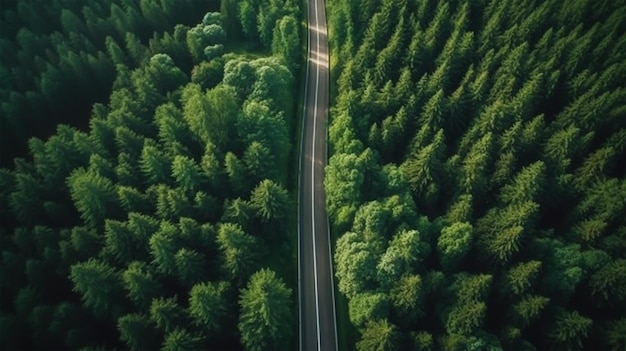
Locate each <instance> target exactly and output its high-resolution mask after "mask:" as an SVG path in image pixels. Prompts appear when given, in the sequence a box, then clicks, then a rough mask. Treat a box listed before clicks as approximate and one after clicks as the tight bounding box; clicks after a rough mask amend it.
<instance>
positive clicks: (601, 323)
mask: <svg viewBox="0 0 626 351" xmlns="http://www.w3.org/2000/svg"><path fill="white" fill-rule="evenodd" d="M327 6H328V14H329V15H328V16H329V35H330V44H331V54H330V58H331V75H332V77H333V81H334V86H333V93H332V96H334V105H333V107H332V109H331V124H330V129H329V138H330V145H329V151H330V155H331V156H330V160H329V165H328V166H327V168H326V177H327V178H326V183H325V188H326V192H327V194H326V196H327V208H328V212H329V216H330V218H331V223H332V224H333V229H334V234H335V235H336V236H337V237H338V240H337V242H336V248H335V254H334V260H335V265H336V266H335V274H336V278H337V280H338V282H337V283H338V289H339V291H340V292H341V293H342V295H344V296H345V297H346V299H347V314H348V318H349V321H350V324H351V325H352V326H353V327H352V328H346V329H345V330H348V332H349V333H350V334H351V335H350V336H349V338H350V347H354V348H356V349H358V350H500V349H505V350H533V349H538V350H548V349H554V350H577V349H589V350H616V351H620V350H624V349H625V348H626V341H625V340H626V339H625V338H626V318H625V315H626V222H625V221H624V215H625V213H626V181H625V180H624V174H625V168H626V152H625V149H626V86H625V82H626V3H625V2H623V1H596V0H576V1H558V0H546V1H536V0H519V1H512V0H473V1H470V0H448V1H436V0H357V1H352V0H329V1H328V2H327Z"/></svg>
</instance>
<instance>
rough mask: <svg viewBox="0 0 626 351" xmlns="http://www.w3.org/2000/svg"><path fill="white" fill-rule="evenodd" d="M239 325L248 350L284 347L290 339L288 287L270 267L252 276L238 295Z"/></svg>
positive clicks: (289, 291) (289, 295)
mask: <svg viewBox="0 0 626 351" xmlns="http://www.w3.org/2000/svg"><path fill="white" fill-rule="evenodd" d="M239 305H240V307H241V314H240V315H239V323H238V328H239V332H240V333H241V341H242V344H243V346H244V347H245V348H246V349H247V350H266V349H284V348H286V347H288V345H289V341H290V339H291V331H292V328H291V322H292V319H293V316H292V313H291V309H290V308H289V306H290V305H291V289H289V288H287V287H286V286H285V284H284V283H283V281H282V279H280V278H279V277H277V276H276V273H274V272H273V271H271V270H269V269H261V270H260V271H258V272H257V273H255V274H254V275H252V277H250V281H249V282H248V285H247V286H246V288H245V289H242V290H241V294H240V297H239Z"/></svg>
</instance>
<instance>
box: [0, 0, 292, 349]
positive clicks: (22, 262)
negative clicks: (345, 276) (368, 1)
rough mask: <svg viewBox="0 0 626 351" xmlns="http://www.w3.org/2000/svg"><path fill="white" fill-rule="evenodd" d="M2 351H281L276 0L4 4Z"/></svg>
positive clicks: (281, 114) (286, 135)
mask: <svg viewBox="0 0 626 351" xmlns="http://www.w3.org/2000/svg"><path fill="white" fill-rule="evenodd" d="M1 10H2V12H1V18H0V21H1V22H0V23H1V24H2V28H1V31H0V77H2V79H0V96H1V97H2V106H1V115H0V116H1V120H0V123H1V126H2V128H1V143H2V145H1V150H2V157H1V166H2V168H1V169H0V221H1V224H2V225H1V226H0V250H1V269H0V288H1V294H0V297H1V298H0V348H2V349H11V350H33V349H37V350H44V349H49V350H112V349H118V350H122V349H125V350H158V349H161V350H171V351H173V350H197V349H220V350H228V349H232V350H239V349H246V350H270V349H279V350H285V349H294V348H295V347H296V346H295V345H297V340H296V338H297V329H296V325H297V324H294V323H293V321H294V320H295V319H296V318H297V315H296V314H295V313H296V302H295V301H296V300H297V296H295V293H296V291H297V290H296V289H295V286H296V274H297V272H296V269H295V268H294V262H295V252H296V251H295V247H293V246H292V244H291V243H292V241H294V240H295V234H294V233H295V228H296V227H295V219H294V218H295V212H296V211H295V209H294V206H293V205H294V204H295V201H294V198H295V195H294V194H296V192H295V189H294V188H293V186H292V185H291V184H295V178H294V177H295V176H296V175H297V172H295V175H294V172H293V170H295V166H293V165H292V163H291V160H292V158H293V157H294V156H292V153H293V152H297V149H298V148H297V147H295V148H294V147H292V145H294V144H295V143H297V136H296V135H297V134H298V133H296V129H297V128H298V121H297V120H296V119H295V117H294V116H297V114H296V113H295V110H296V109H297V108H298V107H297V103H296V99H297V98H298V96H297V94H294V91H297V87H298V85H299V83H298V81H299V79H300V78H299V76H300V74H299V67H300V62H301V61H302V56H301V55H302V54H303V52H302V50H301V48H302V46H301V38H300V37H301V32H300V31H301V29H300V28H301V23H302V18H301V10H300V4H299V3H296V2H295V1H294V0H269V1H260V0H222V1H221V2H220V1H216V0H207V1H197V0H138V1H134V0H90V1H84V0H47V1H25V0H23V1H2V2H1Z"/></svg>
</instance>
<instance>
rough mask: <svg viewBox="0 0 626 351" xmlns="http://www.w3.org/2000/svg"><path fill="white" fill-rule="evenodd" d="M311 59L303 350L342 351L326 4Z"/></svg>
mask: <svg viewBox="0 0 626 351" xmlns="http://www.w3.org/2000/svg"><path fill="white" fill-rule="evenodd" d="M308 24H309V26H308V43H309V44H308V45H309V46H308V51H309V53H308V60H307V68H306V69H307V73H306V83H305V102H304V109H303V113H302V118H303V121H302V138H301V140H302V145H301V150H300V153H301V154H300V178H299V181H298V182H299V187H300V190H299V191H300V193H299V194H298V199H299V201H298V216H299V218H298V223H299V224H298V235H299V238H298V244H299V252H298V285H299V286H298V290H299V294H298V295H299V301H298V302H299V305H300V317H299V323H300V335H299V336H300V350H306V351H309V350H337V326H336V323H335V296H334V286H333V270H332V262H331V258H332V255H331V250H330V234H329V230H328V216H327V214H326V199H325V195H324V166H325V165H326V159H327V147H326V135H327V133H326V125H327V124H326V120H327V118H328V36H327V29H326V11H325V7H324V0H309V5H308Z"/></svg>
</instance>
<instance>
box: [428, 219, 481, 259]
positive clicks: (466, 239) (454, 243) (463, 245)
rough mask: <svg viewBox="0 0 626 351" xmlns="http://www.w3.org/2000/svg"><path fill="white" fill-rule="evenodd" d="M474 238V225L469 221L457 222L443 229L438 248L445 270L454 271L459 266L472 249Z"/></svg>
mask: <svg viewBox="0 0 626 351" xmlns="http://www.w3.org/2000/svg"><path fill="white" fill-rule="evenodd" d="M472 239H473V238H472V226H471V224H469V223H467V222H456V223H453V224H452V225H450V226H447V227H444V228H443V229H442V230H441V235H440V236H439V239H437V250H438V252H439V255H440V260H441V266H442V267H443V268H444V270H446V271H452V270H454V269H455V268H456V267H457V265H458V263H459V262H461V261H462V260H463V258H464V257H465V255H466V254H467V253H468V252H469V250H470V249H471V246H472Z"/></svg>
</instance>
